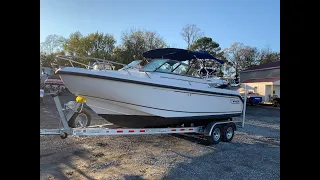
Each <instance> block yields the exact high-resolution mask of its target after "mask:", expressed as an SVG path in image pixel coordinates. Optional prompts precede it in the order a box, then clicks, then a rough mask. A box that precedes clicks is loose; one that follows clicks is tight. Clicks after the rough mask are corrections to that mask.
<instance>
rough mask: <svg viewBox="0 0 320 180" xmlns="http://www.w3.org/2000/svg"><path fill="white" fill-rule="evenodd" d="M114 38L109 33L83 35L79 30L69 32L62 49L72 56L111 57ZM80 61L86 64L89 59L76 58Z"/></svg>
mask: <svg viewBox="0 0 320 180" xmlns="http://www.w3.org/2000/svg"><path fill="white" fill-rule="evenodd" d="M115 43H116V40H115V38H114V37H113V36H112V35H110V34H104V33H99V32H95V33H90V34H88V35H87V36H83V35H82V34H81V33H80V32H75V33H72V34H70V36H69V39H68V40H67V41H66V42H65V44H64V45H63V49H64V50H65V51H66V52H67V53H68V54H70V55H73V56H84V57H95V58H100V59H106V60H107V59H111V58H112V53H113V49H114V48H115ZM76 60H78V61H79V62H81V63H84V64H88V62H89V59H82V58H78V59H76Z"/></svg>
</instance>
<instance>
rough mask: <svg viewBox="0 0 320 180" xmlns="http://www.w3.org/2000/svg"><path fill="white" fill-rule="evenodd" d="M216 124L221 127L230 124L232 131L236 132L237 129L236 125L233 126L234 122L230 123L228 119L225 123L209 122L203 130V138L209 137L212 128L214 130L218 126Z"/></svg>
mask: <svg viewBox="0 0 320 180" xmlns="http://www.w3.org/2000/svg"><path fill="white" fill-rule="evenodd" d="M218 124H221V125H223V124H232V126H233V128H234V130H237V127H236V125H235V124H234V122H232V120H231V119H229V120H227V121H221V122H211V123H209V124H208V125H207V126H206V127H205V128H204V130H203V134H204V135H205V136H211V133H212V130H213V128H214V127H215V126H216V125H218Z"/></svg>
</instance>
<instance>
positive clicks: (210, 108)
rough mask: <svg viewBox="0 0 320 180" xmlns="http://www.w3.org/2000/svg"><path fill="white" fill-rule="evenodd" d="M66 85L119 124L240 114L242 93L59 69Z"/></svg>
mask: <svg viewBox="0 0 320 180" xmlns="http://www.w3.org/2000/svg"><path fill="white" fill-rule="evenodd" d="M59 75H60V76H61V79H62V80H63V82H64V84H65V85H66V87H67V88H68V89H69V91H70V92H72V93H73V94H75V95H79V96H83V97H85V98H86V100H87V102H86V104H87V105H88V106H89V107H90V108H91V109H92V110H93V111H94V112H95V113H97V114H98V115H99V116H101V117H102V118H105V119H106V120H107V121H109V122H111V123H113V124H115V125H118V126H122V127H159V126H169V125H177V124H181V123H195V124H202V123H207V122H210V121H212V120H219V119H226V118H230V117H234V116H239V115H241V113H242V109H243V101H242V99H241V96H236V95H223V94H221V93H215V92H203V91H199V90H196V89H194V90H192V89H190V88H189V89H188V88H183V87H177V86H168V85H165V86H164V85H161V84H160V85H159V84H158V85H157V84H154V83H149V84H148V83H145V82H143V83H141V81H140V82H139V80H137V81H130V82H128V80H127V79H123V78H121V77H117V78H115V77H114V76H112V75H110V76H106V75H104V76H98V75H94V76H93V75H91V76H90V75H88V74H80V73H67V72H66V73H60V74H59Z"/></svg>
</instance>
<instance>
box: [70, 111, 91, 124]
mask: <svg viewBox="0 0 320 180" xmlns="http://www.w3.org/2000/svg"><path fill="white" fill-rule="evenodd" d="M68 124H69V126H70V127H71V128H78V127H87V126H90V124H91V115H90V113H89V112H88V110H87V109H85V108H83V109H82V111H81V112H80V113H78V112H76V113H74V115H73V116H72V117H71V118H70V120H69V122H68Z"/></svg>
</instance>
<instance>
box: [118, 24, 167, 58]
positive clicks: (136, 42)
mask: <svg viewBox="0 0 320 180" xmlns="http://www.w3.org/2000/svg"><path fill="white" fill-rule="evenodd" d="M121 40H122V45H120V46H118V47H116V48H115V49H114V51H113V53H114V59H117V60H118V61H120V62H122V63H124V64H127V63H130V62H131V61H133V60H136V59H143V56H142V54H143V53H144V52H146V51H149V50H152V49H157V48H165V47H167V44H166V43H165V41H164V40H163V38H162V37H160V35H159V34H158V33H157V32H155V31H147V30H139V29H138V30H136V29H134V28H132V29H130V30H127V31H125V32H123V34H122V36H121Z"/></svg>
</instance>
